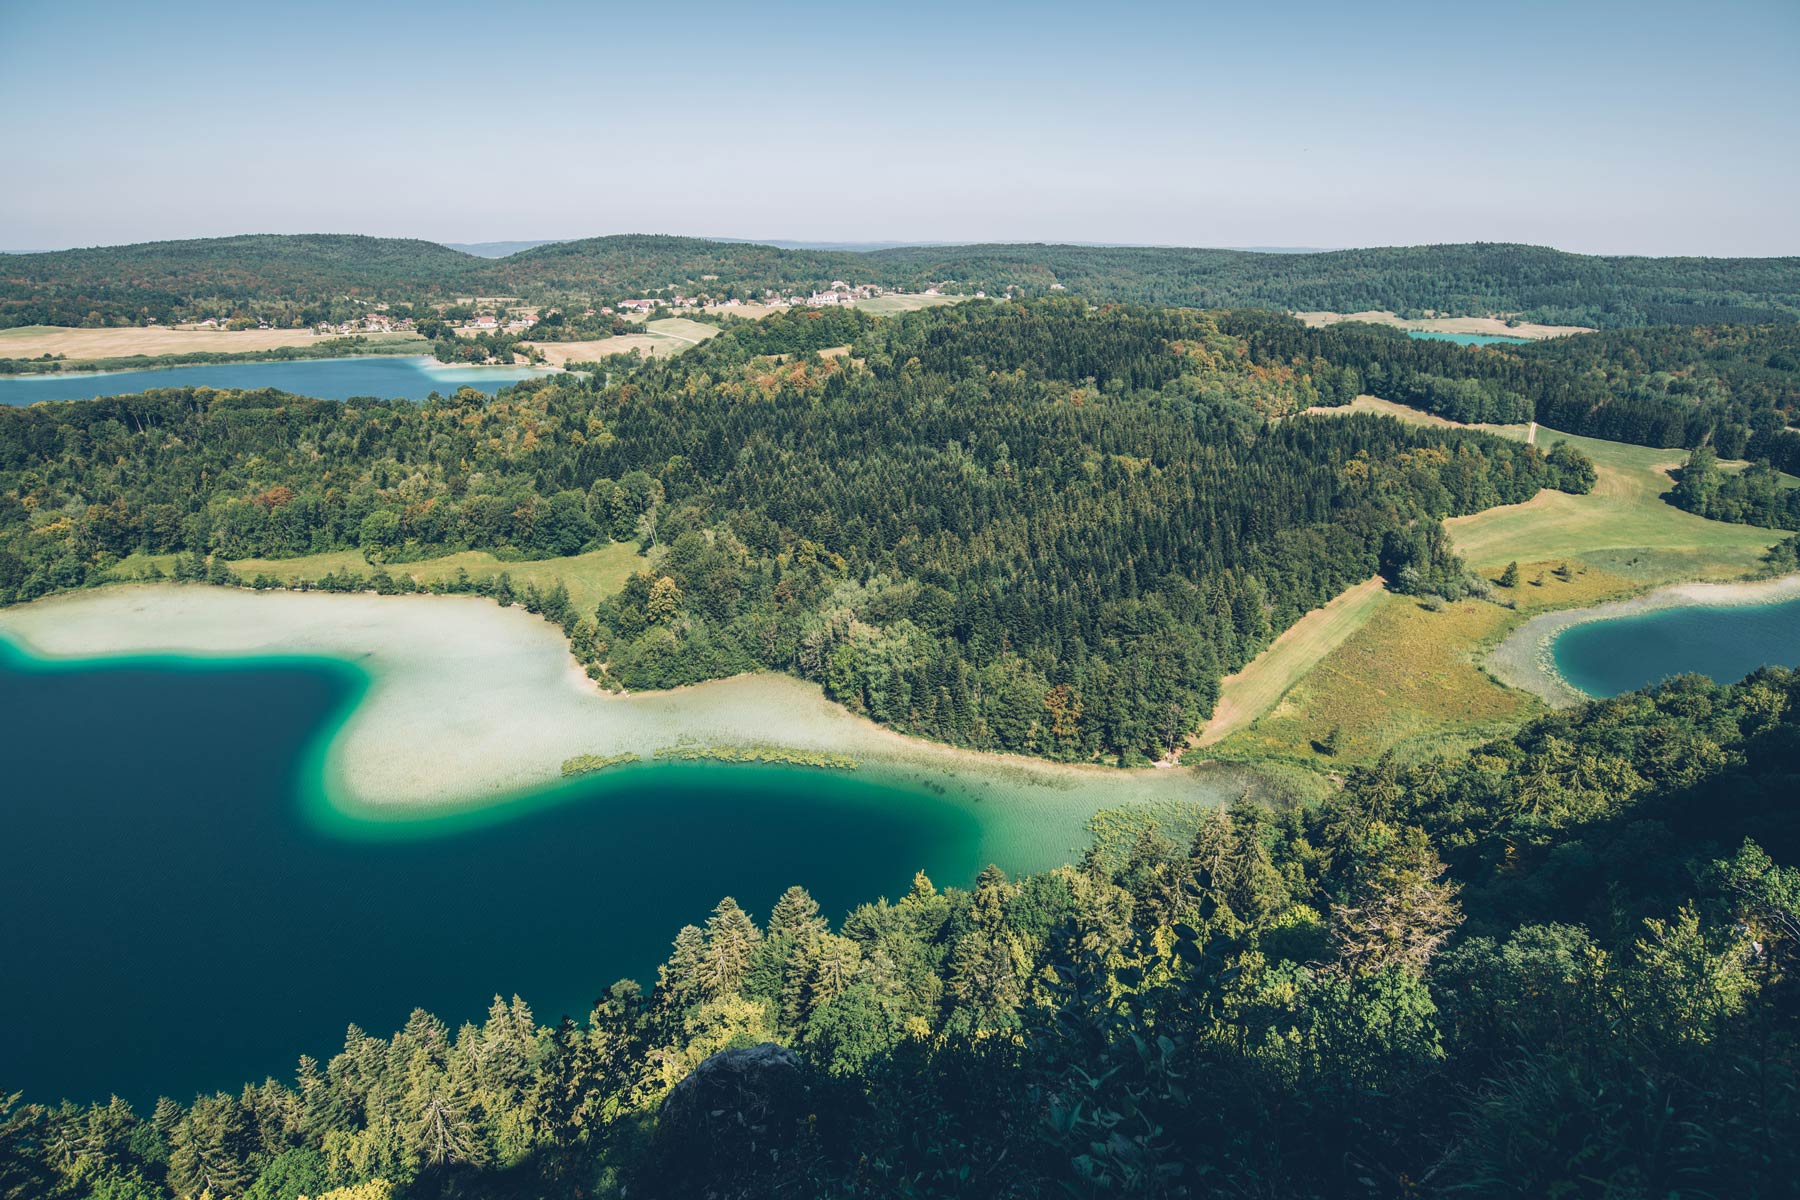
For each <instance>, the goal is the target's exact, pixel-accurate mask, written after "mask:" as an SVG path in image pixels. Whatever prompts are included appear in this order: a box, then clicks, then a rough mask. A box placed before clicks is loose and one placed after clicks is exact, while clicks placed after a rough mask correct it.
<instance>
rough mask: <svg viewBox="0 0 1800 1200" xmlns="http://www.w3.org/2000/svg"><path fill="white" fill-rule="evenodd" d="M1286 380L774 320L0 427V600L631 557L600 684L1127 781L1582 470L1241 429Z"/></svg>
mask: <svg viewBox="0 0 1800 1200" xmlns="http://www.w3.org/2000/svg"><path fill="white" fill-rule="evenodd" d="M846 341H848V342H851V343H853V345H852V348H851V351H850V353H848V354H844V355H839V356H833V357H829V358H822V357H819V356H818V355H816V354H813V353H811V352H810V351H812V350H814V349H817V348H820V347H821V346H825V347H829V346H837V345H843V344H845V342H846ZM1321 370H1322V375H1321V379H1322V380H1323V381H1324V382H1325V387H1324V388H1321V387H1320V386H1319V385H1318V384H1317V383H1315V381H1314V377H1313V375H1312V374H1311V372H1310V370H1309V369H1300V368H1296V367H1293V366H1289V365H1264V364H1261V363H1258V362H1257V361H1255V357H1254V355H1253V354H1252V353H1251V351H1250V349H1249V348H1248V346H1247V345H1246V343H1245V341H1244V340H1242V339H1239V338H1235V337H1232V336H1229V335H1228V334H1226V333H1225V332H1223V331H1221V329H1220V328H1219V327H1218V326H1217V325H1215V324H1214V322H1213V321H1212V319H1211V318H1209V317H1207V316H1205V315H1203V314H1195V313H1188V312H1179V311H1168V310H1149V309H1125V308H1114V309H1108V310H1104V311H1093V310H1090V308H1089V307H1088V306H1087V305H1085V304H1083V303H1081V302H1079V301H1043V302H1037V303H1032V304H992V303H989V304H981V303H975V304H968V305H959V306H955V307H952V308H942V309H936V310H930V311H927V312H922V313H917V314H913V315H911V316H908V317H905V318H897V319H893V320H887V321H881V322H874V321H871V320H870V319H868V318H867V317H864V316H860V315H858V314H854V313H850V312H829V313H825V312H807V311H797V312H792V313H788V314H785V315H781V316H778V317H773V318H770V319H769V320H767V321H763V322H757V323H752V324H744V325H734V326H733V327H732V328H731V329H730V330H729V331H728V332H726V333H725V334H723V335H721V336H720V337H718V338H715V339H713V340H712V341H710V342H708V343H707V344H706V345H704V346H701V347H698V348H696V349H694V350H692V351H690V352H689V353H687V354H685V355H682V356H681V357H680V358H678V359H674V360H670V361H667V362H662V361H658V362H655V363H652V364H649V365H646V366H643V367H641V368H640V369H638V370H636V371H635V372H632V373H629V374H620V375H618V376H616V377H614V378H612V380H611V382H610V384H609V383H608V382H607V379H606V378H604V377H597V378H595V379H591V380H582V379H578V378H573V377H568V376H559V377H556V378H553V379H550V380H544V381H536V382H533V383H531V384H528V385H524V386H520V387H515V388H512V389H509V390H507V391H505V392H503V393H502V394H501V395H500V396H499V397H497V398H494V399H492V400H490V399H489V398H487V397H485V396H482V395H480V394H479V393H475V392H471V391H465V392H463V393H461V394H459V395H458V396H455V397H452V398H449V399H442V398H440V399H438V400H435V401H431V402H428V403H426V404H424V405H410V404H404V403H391V404H385V403H375V402H351V403H347V404H336V403H326V402H320V401H310V400H301V399H297V398H294V397H290V396H284V395H281V394H279V393H273V392H243V393H234V392H209V391H205V390H172V391H168V392H160V393H146V394H144V395H141V396H129V397H117V398H113V399H109V400H100V401H93V402H86V403H80V404H68V405H44V406H34V407H32V408H29V409H10V410H6V411H4V412H0V599H14V600H25V599H30V598H32V597H34V596H37V595H41V594H43V593H44V592H46V591H48V590H51V589H54V588H60V587H76V586H81V585H82V584H83V583H86V582H89V581H95V580H102V579H106V578H110V577H111V575H110V572H111V570H112V568H113V567H114V565H115V564H116V563H117V562H118V561H119V560H120V559H122V558H124V557H126V556H128V555H130V554H132V553H134V552H139V551H142V552H148V553H170V552H182V553H189V554H195V553H199V554H206V555H211V556H214V557H217V558H221V559H227V560H229V559H238V558H247V557H273V558H281V557H288V556H294V555H300V554H307V553H314V552H319V551H325V550H339V549H347V548H358V549H361V550H362V551H363V553H364V554H365V556H367V557H368V558H369V559H370V560H371V561H376V562H381V563H386V564H390V565H391V566H394V567H395V569H396V570H398V565H399V564H404V563H405V562H406V561H407V560H409V559H417V558H422V557H427V556H436V555H439V554H443V553H446V552H449V551H453V550H463V549H486V550H493V551H495V552H496V553H497V554H500V555H501V556H502V557H505V556H514V557H538V558H541V557H549V556H560V555H571V554H576V553H579V552H581V551H583V550H585V549H588V548H591V547H594V546H597V545H601V544H605V543H606V542H607V541H609V540H611V541H628V540H636V541H638V542H639V543H640V544H641V545H642V546H643V547H644V548H645V549H646V550H649V551H653V552H654V559H653V565H652V563H646V569H645V570H644V571H642V572H640V573H638V575H637V576H636V577H634V578H633V579H631V580H629V581H628V582H627V583H626V585H625V586H624V588H623V589H622V590H621V591H620V592H619V593H617V594H616V595H614V596H611V597H609V598H608V599H607V600H606V601H605V602H603V603H602V604H601V605H600V606H599V608H598V609H597V611H595V612H594V613H593V614H591V615H590V614H577V615H576V616H575V618H574V619H573V620H570V621H564V625H565V628H567V629H568V630H569V631H570V635H571V637H572V638H573V639H575V641H576V643H577V647H578V653H579V654H580V655H581V657H582V658H583V659H584V661H587V662H589V663H590V664H591V666H592V667H593V668H594V673H595V674H596V675H597V676H598V677H600V678H602V679H603V680H606V681H608V682H611V683H616V684H619V685H623V686H626V687H631V688H656V687H669V686H673V685H676V684H683V683H690V682H695V681H697V680H701V679H708V678H715V677H719V676H724V675H729V674H733V673H736V672H739V671H744V670H751V669H757V668H772V669H776V670H783V671H790V672H793V673H796V674H799V675H802V676H804V677H806V678H810V679H815V680H818V681H819V682H820V683H821V684H823V686H824V687H825V689H826V691H827V693H828V694H830V695H831V696H832V697H834V698H836V699H838V700H840V701H842V702H843V703H844V704H845V705H847V706H848V707H850V708H851V709H853V710H854V711H857V712H861V713H865V714H867V715H869V716H871V717H873V718H874V719H876V720H879V721H882V722H884V723H887V724H890V725H893V726H895V727H897V728H900V729H905V730H908V731H910V732H915V733H919V734H922V735H925V736H928V737H933V738H937V739H940V740H943V741H948V742H953V743H956V744H960V745H968V746H976V747H981V748H987V749H1004V750H1014V751H1020V752H1025V753H1032V754H1040V755H1047V756H1051V757H1057V758H1065V759H1091V758H1095V757H1105V758H1107V759H1111V760H1114V761H1122V762H1136V761H1142V760H1143V759H1145V758H1146V757H1156V756H1160V755H1161V754H1162V753H1164V752H1166V751H1167V750H1168V749H1169V748H1171V747H1173V746H1175V745H1177V744H1178V743H1179V742H1180V740H1181V739H1182V738H1183V737H1184V736H1185V735H1186V734H1187V733H1188V731H1190V730H1191V729H1193V728H1194V727H1195V726H1196V725H1197V724H1198V722H1199V720H1200V719H1201V718H1202V717H1203V716H1204V714H1206V713H1207V712H1209V711H1210V710H1211V708H1212V705H1213V702H1214V699H1215V695H1216V687H1217V682H1218V680H1219V679H1220V678H1221V677H1222V676H1223V675H1225V674H1227V673H1229V672H1231V671H1233V670H1236V669H1237V668H1238V667H1240V666H1242V665H1243V664H1244V663H1246V662H1248V661H1249V659H1250V658H1251V657H1252V656H1254V655H1255V653H1256V652H1257V651H1259V650H1260V649H1261V648H1262V647H1263V646H1265V645H1266V644H1267V643H1268V642H1269V641H1270V640H1271V639H1272V638H1273V637H1274V636H1275V635H1276V634H1277V633H1279V632H1280V631H1281V630H1282V629H1285V628H1286V627H1287V626H1288V625H1290V624H1292V623H1293V622H1294V621H1295V620H1296V619H1298V618H1299V617H1300V616H1301V615H1302V614H1303V613H1305V612H1307V611H1308V610H1309V609H1312V608H1314V607H1317V606H1319V605H1321V604H1323V603H1325V602H1326V601H1327V600H1329V599H1330V598H1331V597H1332V596H1334V595H1336V594H1337V593H1338V592H1340V591H1342V590H1343V589H1344V588H1346V587H1348V586H1350V585H1352V584H1354V583H1357V582H1359V581H1361V580H1363V579H1366V578H1368V577H1369V576H1370V575H1372V574H1374V573H1375V572H1376V570H1377V568H1378V567H1379V566H1380V565H1381V562H1382V555H1383V552H1384V550H1383V548H1384V545H1387V544H1388V542H1389V541H1390V538H1389V535H1392V534H1395V533H1396V532H1401V531H1413V530H1417V529H1422V528H1424V527H1427V526H1430V525H1433V524H1435V523H1436V522H1437V521H1439V520H1440V519H1442V518H1444V517H1447V516H1452V515H1457V514H1462V513H1469V512H1474V511H1478V510H1480V509H1483V508H1487V507H1491V506H1493V505H1497V504H1508V503H1517V502H1519V501H1523V500H1525V499H1528V498H1529V497H1530V496H1532V495H1533V494H1535V493H1536V492H1537V491H1538V490H1539V489H1540V488H1543V487H1563V488H1568V489H1572V490H1582V489H1584V488H1585V487H1586V486H1587V485H1588V481H1589V480H1591V471H1586V470H1585V468H1586V464H1585V463H1582V462H1580V461H1579V459H1578V456H1564V457H1561V458H1557V459H1550V458H1546V457H1545V456H1544V455H1542V454H1540V453H1539V452H1537V451H1536V450H1534V449H1532V448H1531V447H1528V446H1525V445H1522V444H1519V443H1516V442H1510V441H1504V440H1501V439H1496V438H1489V437H1486V436H1483V435H1477V434H1468V433H1462V432H1455V431H1432V430H1421V429H1416V428H1408V427H1405V426H1402V425H1401V424H1399V423H1398V422H1394V421H1391V420H1387V419H1377V418H1367V417H1358V418H1354V419H1338V418H1333V419H1330V420H1320V419H1301V420H1284V421H1281V422H1278V423H1270V422H1268V421H1267V420H1266V418H1267V417H1269V416H1274V415H1286V414H1293V413H1295V412H1297V411H1299V410H1301V409H1304V408H1307V407H1309V406H1311V405H1314V404H1317V403H1319V402H1320V400H1321V399H1326V398H1330V397H1327V396H1326V393H1327V392H1333V391H1334V390H1335V391H1336V392H1337V393H1338V394H1337V396H1336V398H1339V399H1342V398H1347V397H1346V396H1343V395H1342V392H1341V389H1339V388H1338V384H1337V383H1336V382H1334V381H1337V380H1339V378H1340V374H1341V373H1340V372H1338V371H1336V370H1335V369H1334V368H1330V367H1329V366H1326V367H1324V368H1321ZM1351 394H1354V392H1353V390H1352V392H1351ZM1457 567H1458V569H1459V568H1460V564H1457ZM1440 574H1441V572H1440ZM1433 578H1437V576H1434V577H1433Z"/></svg>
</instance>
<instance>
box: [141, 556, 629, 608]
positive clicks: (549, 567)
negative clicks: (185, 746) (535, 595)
mask: <svg viewBox="0 0 1800 1200" xmlns="http://www.w3.org/2000/svg"><path fill="white" fill-rule="evenodd" d="M654 561H655V557H654V554H653V555H652V556H651V557H646V556H644V555H641V554H639V553H638V549H637V545H636V543H633V542H615V543H613V544H612V545H609V546H602V547H601V548H600V549H598V550H590V551H588V552H587V553H585V554H575V555H571V556H569V557H567V558H543V559H536V560H531V561H522V562H503V561H501V560H500V559H498V558H495V557H494V555H493V554H491V553H489V552H488V551H486V550H464V551H461V552H459V553H456V554H446V555H442V556H440V557H438V558H426V559H420V560H419V561H417V562H407V563H390V564H388V568H387V569H388V572H389V573H390V574H392V575H396V576H398V575H410V576H412V577H413V578H414V579H417V580H418V581H419V582H420V583H425V584H431V583H437V582H440V581H444V580H449V579H454V578H456V573H457V571H459V570H463V571H467V572H468V573H469V578H470V579H483V578H493V577H497V576H499V575H500V574H501V572H505V573H506V574H508V575H510V576H511V577H512V581H513V586H514V587H515V588H517V589H519V590H520V591H523V590H524V588H525V587H526V585H527V584H536V585H537V587H539V588H540V589H546V590H547V589H549V588H552V587H554V586H556V584H557V583H559V582H560V583H561V584H562V585H563V586H564V587H566V588H568V589H569V599H570V601H571V602H572V603H573V604H574V605H575V607H576V608H577V609H578V610H579V611H581V612H583V613H590V614H591V613H592V611H593V609H594V606H595V605H597V604H599V603H600V601H601V599H602V598H604V597H606V596H609V595H611V594H612V593H614V592H616V591H618V590H619V589H620V588H621V587H623V586H624V585H625V581H626V579H628V578H630V577H631V575H632V574H633V573H634V572H636V571H641V570H643V569H645V568H647V567H649V566H650V565H651V564H652V563H653V562H654ZM152 563H155V564H156V566H157V567H158V568H160V569H161V570H162V571H163V573H164V574H169V573H171V572H172V571H173V570H174V566H175V556H174V555H172V554H159V555H143V554H134V555H132V556H131V557H130V558H127V559H125V560H124V561H122V562H121V563H120V564H119V566H118V574H119V575H120V576H121V577H127V578H129V577H137V576H141V575H143V574H144V573H145V572H146V571H148V570H149V569H150V565H151V564H152ZM230 565H231V569H232V570H233V571H236V572H237V573H238V574H239V575H241V576H243V577H244V578H245V579H246V580H248V579H253V578H255V577H256V576H257V575H261V574H267V575H272V576H274V577H275V578H276V579H279V580H281V581H283V582H284V583H285V582H286V581H288V580H290V579H307V580H318V579H321V578H323V577H324V576H326V575H330V574H332V573H334V572H338V573H342V572H346V571H354V572H356V573H358V574H361V575H368V574H370V573H371V572H372V571H373V570H374V569H375V568H374V567H372V566H370V565H369V563H368V561H367V560H366V559H364V558H363V556H362V551H360V550H332V551H327V552H326V553H324V554H309V555H305V556H303V557H300V558H242V559H237V560H235V561H234V562H232V563H231V564H230Z"/></svg>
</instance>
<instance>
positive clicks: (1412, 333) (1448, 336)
mask: <svg viewBox="0 0 1800 1200" xmlns="http://www.w3.org/2000/svg"><path fill="white" fill-rule="evenodd" d="M1406 336H1407V337H1415V338H1418V339H1419V340H1420V341H1423V342H1455V343H1456V344H1457V345H1459V346H1494V345H1518V344H1520V343H1523V342H1529V341H1530V340H1531V339H1530V338H1522V337H1507V336H1505V335H1503V334H1497V333H1439V332H1438V331H1437V330H1435V329H1409V330H1407V331H1406Z"/></svg>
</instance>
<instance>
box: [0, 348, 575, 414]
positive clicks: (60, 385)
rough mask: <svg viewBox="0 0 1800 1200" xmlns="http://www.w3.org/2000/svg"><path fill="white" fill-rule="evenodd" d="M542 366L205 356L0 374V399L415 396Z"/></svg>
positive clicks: (503, 379) (485, 385)
mask: <svg viewBox="0 0 1800 1200" xmlns="http://www.w3.org/2000/svg"><path fill="white" fill-rule="evenodd" d="M543 373H544V372H542V371H540V370H533V369H532V368H529V367H446V366H444V365H443V364H441V363H439V362H437V361H436V360H435V359H430V358H417V357H405V358H394V357H379V356H366V357H358V358H309V359H299V360H296V361H293V362H247V363H211V364H206V365H201V366H191V367H160V368H157V369H155V370H149V371H104V372H99V373H74V372H70V373H58V374H55V375H0V404H36V403H38V402H39V401H40V400H91V399H93V398H94V397H96V396H124V395H129V394H131V393H133V392H143V391H149V390H150V389H152V388H170V387H213V388H279V389H280V390H282V391H284V392H293V393H295V394H296V395H300V396H316V397H318V398H319V399H321V400H348V399H350V398H351V397H352V396H374V397H376V398H378V399H382V400H423V399H425V398H426V397H427V396H429V395H431V393H433V392H441V393H442V394H444V395H446V396H447V395H450V394H451V393H452V392H455V391H456V390H458V389H459V388H465V387H471V388H475V389H476V390H478V391H483V392H487V393H488V394H489V395H492V394H493V393H494V392H497V391H499V390H500V389H501V388H503V387H505V386H506V385H507V384H509V383H517V382H518V381H519V380H521V379H531V378H533V377H535V376H538V375H541V374H543Z"/></svg>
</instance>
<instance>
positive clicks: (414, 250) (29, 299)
mask: <svg viewBox="0 0 1800 1200" xmlns="http://www.w3.org/2000/svg"><path fill="white" fill-rule="evenodd" d="M834 280H845V281H847V282H852V283H871V284H878V285H882V286H885V287H892V288H904V289H909V290H914V291H917V290H923V289H924V288H926V287H928V286H938V287H941V288H943V289H945V290H949V291H956V292H963V293H966V294H972V293H974V292H976V291H979V290H984V289H985V290H986V291H987V292H988V293H989V294H999V293H1002V292H1005V291H1006V290H1008V289H1018V290H1019V291H1021V292H1023V293H1024V294H1026V295H1028V296H1036V295H1044V294H1047V293H1049V292H1051V291H1053V290H1064V291H1067V292H1069V293H1071V294H1078V295H1082V296H1085V297H1087V298H1089V299H1092V300H1095V301H1102V302H1130V303H1143V304H1159V305H1176V306H1182V307H1191V308H1227V307H1257V308H1274V309H1293V310H1301V311H1307V310H1330V311H1336V312H1361V311H1364V310H1368V309H1387V310H1392V311H1395V312H1399V313H1401V314H1402V315H1408V316H1419V315H1424V314H1425V313H1427V312H1433V313H1444V314H1449V315H1466V316H1488V315H1493V314H1504V315H1509V316H1518V317H1520V318H1522V319H1525V320H1530V321H1542V322H1547V323H1551V324H1561V325H1583V326H1591V327H1596V328H1603V329H1614V328H1626V327H1633V326H1641V325H1664V324H1681V325H1691V324H1709V323H1721V322H1738V323H1743V322H1771V321H1778V320H1790V321H1791V320H1793V319H1794V318H1795V317H1800V260H1797V259H1792V258H1769V259H1704V258H1623V257H1614V258H1604V257H1594V256H1588V255H1578V254H1568V253H1564V252H1562V251H1558V250H1552V249H1548V248H1545V247H1539V246H1520V245H1509V244H1499V243H1496V244H1489V243H1475V244H1467V245H1445V246H1411V247H1390V248H1379V249H1363V250H1337V251H1328V252H1306V253H1275V254H1270V253H1257V252H1251V251H1243V250H1205V249H1189V248H1183V247H1157V246H1132V247H1126V246H1113V247H1107V246H1058V245H990V246H905V247H897V248H893V249H886V250H875V251H867V252H858V251H847V250H798V249H780V248H777V247H773V246H762V245H757V244H755V243H749V242H712V241H707V240H704V239H701V238H684V237H663V236H646V235H625V236H615V237H603V238H589V239H584V240H581V241H573V242H558V243H552V244H549V245H544V246H537V247H533V248H531V249H527V250H523V251H520V252H519V253H516V254H511V255H508V256H506V257H504V258H499V259H488V258H479V257H476V256H474V255H470V254H464V253H461V252H460V251H456V250H452V249H449V248H448V247H445V246H439V245H436V244H435V243H431V242H421V241H416V240H409V239H395V238H368V237H356V236H349V235H335V234H312V235H298V236H286V235H279V236H278V235H252V236H244V237H233V238H210V239H203V240H198V241H186V242H150V243H144V244H141V245H135V246H105V247H95V248H90V249H80V250H62V251H55V252H50V253H43V254H7V255H0V326H13V325H33V324H49V325H111V324H138V323H141V322H142V321H144V320H145V319H147V318H154V319H156V320H158V321H160V322H162V323H164V324H167V323H169V322H171V321H174V320H176V319H180V318H183V317H191V316H202V315H219V314H221V313H230V312H241V313H244V314H254V315H258V316H264V317H267V318H269V319H271V320H274V321H276V322H278V323H281V324H294V323H303V322H309V321H313V320H319V319H323V317H324V315H326V314H327V313H328V312H329V311H331V309H330V306H331V305H332V304H333V303H336V302H341V301H342V300H344V299H346V298H348V299H353V300H369V301H393V302H405V303H419V302H441V301H446V300H452V299H455V298H458V297H468V296H496V295H504V296H517V297H520V298H522V299H524V300H528V301H532V302H540V301H555V300H560V299H563V298H566V297H570V296H585V297H589V298H592V299H614V298H623V297H626V296H642V295H646V294H649V295H656V294H667V293H674V292H681V293H684V294H687V295H690V296H691V295H701V294H704V295H708V296H713V297H715V298H728V297H740V298H745V299H752V298H756V297H759V296H761V295H762V294H763V292H764V290H765V289H775V290H778V291H781V292H783V293H788V292H794V291H802V292H804V291H805V290H807V289H810V288H814V287H823V286H827V285H829V284H830V283H831V282H832V281H834Z"/></svg>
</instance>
